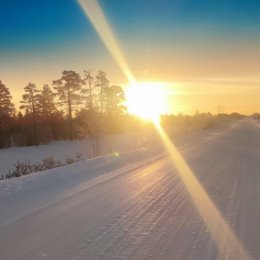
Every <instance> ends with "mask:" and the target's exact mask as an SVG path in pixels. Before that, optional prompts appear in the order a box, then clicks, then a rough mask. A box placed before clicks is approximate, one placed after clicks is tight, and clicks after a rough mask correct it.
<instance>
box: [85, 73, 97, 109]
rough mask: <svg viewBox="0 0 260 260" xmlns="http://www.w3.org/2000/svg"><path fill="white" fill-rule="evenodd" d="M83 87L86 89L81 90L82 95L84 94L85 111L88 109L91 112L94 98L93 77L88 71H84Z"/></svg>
mask: <svg viewBox="0 0 260 260" xmlns="http://www.w3.org/2000/svg"><path fill="white" fill-rule="evenodd" d="M84 85H85V86H86V88H82V94H84V95H85V96H84V99H85V101H86V103H85V109H88V110H90V111H92V110H93V108H94V107H93V98H94V91H93V87H94V77H93V76H92V73H91V71H90V70H85V71H84Z"/></svg>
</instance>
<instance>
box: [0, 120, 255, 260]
mask: <svg viewBox="0 0 260 260" xmlns="http://www.w3.org/2000/svg"><path fill="white" fill-rule="evenodd" d="M176 144H177V147H178V149H179V151H180V152H181V153H182V155H183V156H184V158H185V159H186V161H187V162H188V164H189V165H190V167H191V168H192V169H193V171H194V173H195V174H196V176H197V177H198V179H199V180H200V182H201V183H202V185H203V186H204V187H205V189H206V191H207V192H208V194H209V196H210V197H211V198H212V200H213V202H214V203H215V205H216V206H217V208H218V209H219V211H220V212H221V214H222V215H223V217H224V219H225V220H226V222H227V223H228V225H229V227H230V228H231V229H232V230H234V233H235V235H236V237H237V238H238V240H239V241H241V244H243V246H244V247H245V248H246V251H247V252H248V259H256V260H257V259H260V248H259V241H260V222H259V215H260V192H259V191H260V189H259V187H260V174H259V169H260V128H259V125H258V124H257V123H256V122H255V121H253V120H250V119H245V120H243V121H240V122H237V123H234V124H230V125H225V126H222V127H216V128H213V129H209V130H205V131H203V132H201V133H194V134H190V135H187V136H185V137H184V138H178V139H177V140H176ZM119 154H120V156H119V157H117V156H113V155H107V156H101V157H98V158H95V159H91V160H85V161H81V162H78V163H76V164H73V165H68V166H64V167H61V168H56V169H53V170H49V171H45V172H42V173H36V174H32V175H28V176H24V177H21V178H15V179H11V180H6V181H2V182H0V259H4V260H9V259H10V260H11V259H12V260H15V259H28V260H34V259H57V260H59V259H88V260H94V259H104V260H109V259H136V260H139V259H152V260H157V259H158V260H159V259H169V260H173V259H174V260H175V259H176V260H184V259H185V260H186V259H191V260H192V259H195V260H207V259H216V260H217V259H218V260H220V259H231V260H236V259H239V260H245V258H243V257H244V256H241V257H240V258H236V259H234V258H233V255H232V246H233V244H232V243H231V241H229V237H225V235H224V236H223V237H224V238H225V239H223V241H218V242H219V243H220V244H221V251H218V249H219V245H217V243H216V241H214V240H213V239H212V238H211V236H210V232H209V231H208V229H207V228H206V226H205V224H204V222H203V220H202V218H201V216H200V214H199V213H198V211H197V210H196V207H195V206H194V204H193V202H192V199H191V198H190V196H189V194H188V192H187V190H186V188H185V187H184V185H183V183H182V182H181V180H180V178H179V177H178V173H177V172H176V169H175V167H173V164H172V162H171V160H170V159H169V157H168V156H167V154H166V152H165V151H164V150H163V149H162V147H161V146H160V145H157V144H153V145H152V146H150V147H149V146H142V145H141V146H140V147H136V148H135V149H130V150H129V151H128V152H121V153H119Z"/></svg>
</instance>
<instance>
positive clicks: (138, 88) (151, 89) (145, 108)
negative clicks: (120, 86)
mask: <svg viewBox="0 0 260 260" xmlns="http://www.w3.org/2000/svg"><path fill="white" fill-rule="evenodd" d="M126 106H127V109H128V112H129V114H134V115H137V116H139V117H141V118H143V119H145V120H150V121H153V122H154V123H158V122H159V121H160V115H161V114H163V113H165V112H166V94H165V93H164V90H163V86H162V84H161V83H155V82H153V83H146V82H143V83H137V84H135V85H131V86H128V87H127V88H126Z"/></svg>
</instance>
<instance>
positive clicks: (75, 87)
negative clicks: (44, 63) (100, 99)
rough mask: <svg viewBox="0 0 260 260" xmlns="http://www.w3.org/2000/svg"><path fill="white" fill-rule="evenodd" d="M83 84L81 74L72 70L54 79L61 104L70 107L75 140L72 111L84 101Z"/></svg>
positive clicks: (71, 132)
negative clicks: (82, 97) (81, 93)
mask: <svg viewBox="0 0 260 260" xmlns="http://www.w3.org/2000/svg"><path fill="white" fill-rule="evenodd" d="M83 84H84V81H83V80H82V79H81V77H80V75H79V74H78V73H76V72H75V71H72V70H69V71H67V70H64V71H63V72H62V77H61V78H60V79H58V80H54V81H53V86H54V89H55V90H56V91H57V94H58V97H59V99H60V101H61V102H60V104H61V105H65V106H67V108H68V119H69V130H70V139H71V140H73V123H72V111H73V108H75V107H76V106H77V105H79V104H81V103H82V102H81V101H82V99H81V96H80V91H81V86H82V85H83Z"/></svg>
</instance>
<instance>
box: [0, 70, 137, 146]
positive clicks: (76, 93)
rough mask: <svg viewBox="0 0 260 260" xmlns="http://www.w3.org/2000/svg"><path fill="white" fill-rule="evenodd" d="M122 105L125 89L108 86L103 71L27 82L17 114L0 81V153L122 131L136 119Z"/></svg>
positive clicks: (7, 91) (7, 92)
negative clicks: (41, 83) (40, 82)
mask: <svg viewBox="0 0 260 260" xmlns="http://www.w3.org/2000/svg"><path fill="white" fill-rule="evenodd" d="M124 101H125V93H124V90H123V88H122V87H120V86H117V85H110V83H109V80H108V78H107V75H106V73H105V72H104V71H98V72H97V73H96V74H94V72H93V71H91V70H86V71H84V72H83V75H82V76H81V75H80V74H79V73H77V72H75V71H73V70H64V71H63V72H62V75H61V77H60V78H58V79H56V80H53V81H52V84H51V86H50V85H48V84H45V85H44V86H43V87H42V88H38V87H37V86H36V85H35V84H34V83H31V82H30V83H28V84H27V85H26V86H25V87H24V94H23V95H22V99H21V101H20V104H21V105H20V107H19V108H20V110H21V111H18V112H17V111H16V109H15V106H14V104H13V103H12V96H11V94H10V91H9V88H8V87H7V86H5V84H4V83H3V82H2V81H0V148H3V147H9V146H11V145H38V144H40V143H46V142H48V141H50V140H60V139H70V140H73V139H75V138H76V139H80V138H84V137H86V136H90V137H94V138H97V137H98V136H99V135H102V134H109V133H119V132H122V131H124V128H125V127H126V125H127V124H128V125H129V124H130V121H131V120H134V119H133V118H132V117H131V116H129V115H127V113H126V107H125V106H124ZM122 120H123V121H122ZM122 122H124V123H122Z"/></svg>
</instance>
